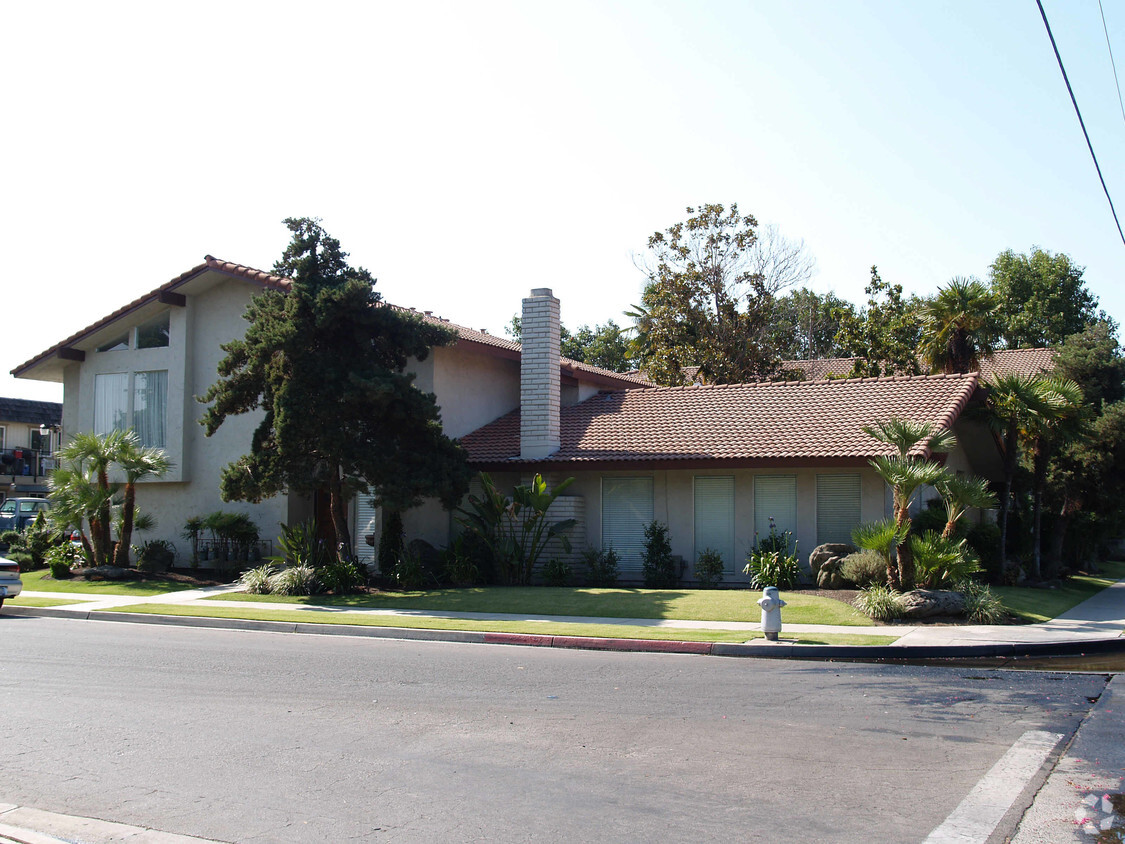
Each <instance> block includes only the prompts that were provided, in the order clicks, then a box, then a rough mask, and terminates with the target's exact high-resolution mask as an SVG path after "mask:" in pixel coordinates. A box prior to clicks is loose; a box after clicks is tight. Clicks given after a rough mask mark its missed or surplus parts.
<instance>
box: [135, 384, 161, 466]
mask: <svg viewBox="0 0 1125 844" xmlns="http://www.w3.org/2000/svg"><path fill="white" fill-rule="evenodd" d="M167 417H168V372H167V371H166V370H160V371H157V372H138V373H136V374H135V375H134V376H133V430H134V431H136V432H137V436H138V437H140V440H141V445H144V446H149V447H150V448H164V432H165V427H166V426H165V420H166V419H167Z"/></svg>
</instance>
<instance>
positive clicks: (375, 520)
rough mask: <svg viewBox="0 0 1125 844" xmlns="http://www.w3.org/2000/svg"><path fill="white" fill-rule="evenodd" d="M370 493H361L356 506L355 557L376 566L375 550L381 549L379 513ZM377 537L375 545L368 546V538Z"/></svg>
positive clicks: (366, 563) (365, 563)
mask: <svg viewBox="0 0 1125 844" xmlns="http://www.w3.org/2000/svg"><path fill="white" fill-rule="evenodd" d="M372 500H373V499H372V498H371V494H370V493H362V492H361V493H360V494H359V496H358V497H357V498H356V504H355V533H356V536H355V544H354V548H355V556H356V559H357V560H359V561H360V562H361V563H363V564H364V565H367V566H371V565H374V564H375V549H376V548H378V547H379V511H378V510H377V509H376V507H375V505H374V504H372V503H371V502H372ZM368 534H372V535H374V537H375V544H374V545H368V544H367V536H368Z"/></svg>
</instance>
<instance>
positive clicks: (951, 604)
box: [899, 589, 965, 618]
mask: <svg viewBox="0 0 1125 844" xmlns="http://www.w3.org/2000/svg"><path fill="white" fill-rule="evenodd" d="M899 605H900V606H901V607H902V614H903V615H904V616H906V617H907V618H931V617H933V616H935V615H964V614H965V596H964V595H963V594H961V593H960V592H947V591H945V590H940V589H915V590H914V591H912V592H907V593H906V594H905V595H903V596H902V597H901V598H900V599H899Z"/></svg>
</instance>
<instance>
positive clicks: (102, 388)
mask: <svg viewBox="0 0 1125 844" xmlns="http://www.w3.org/2000/svg"><path fill="white" fill-rule="evenodd" d="M127 427H129V373H127V372H110V373H107V374H105V375H95V376H94V433H95V434H108V433H109V432H110V431H124V430H125V429H126V428H127Z"/></svg>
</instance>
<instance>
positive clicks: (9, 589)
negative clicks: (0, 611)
mask: <svg viewBox="0 0 1125 844" xmlns="http://www.w3.org/2000/svg"><path fill="white" fill-rule="evenodd" d="M22 591H23V581H22V580H20V564H19V563H17V562H16V561H15V560H9V559H8V558H7V557H0V607H2V606H4V599H5V598H14V597H16V595H18V594H19V593H20V592H22Z"/></svg>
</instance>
